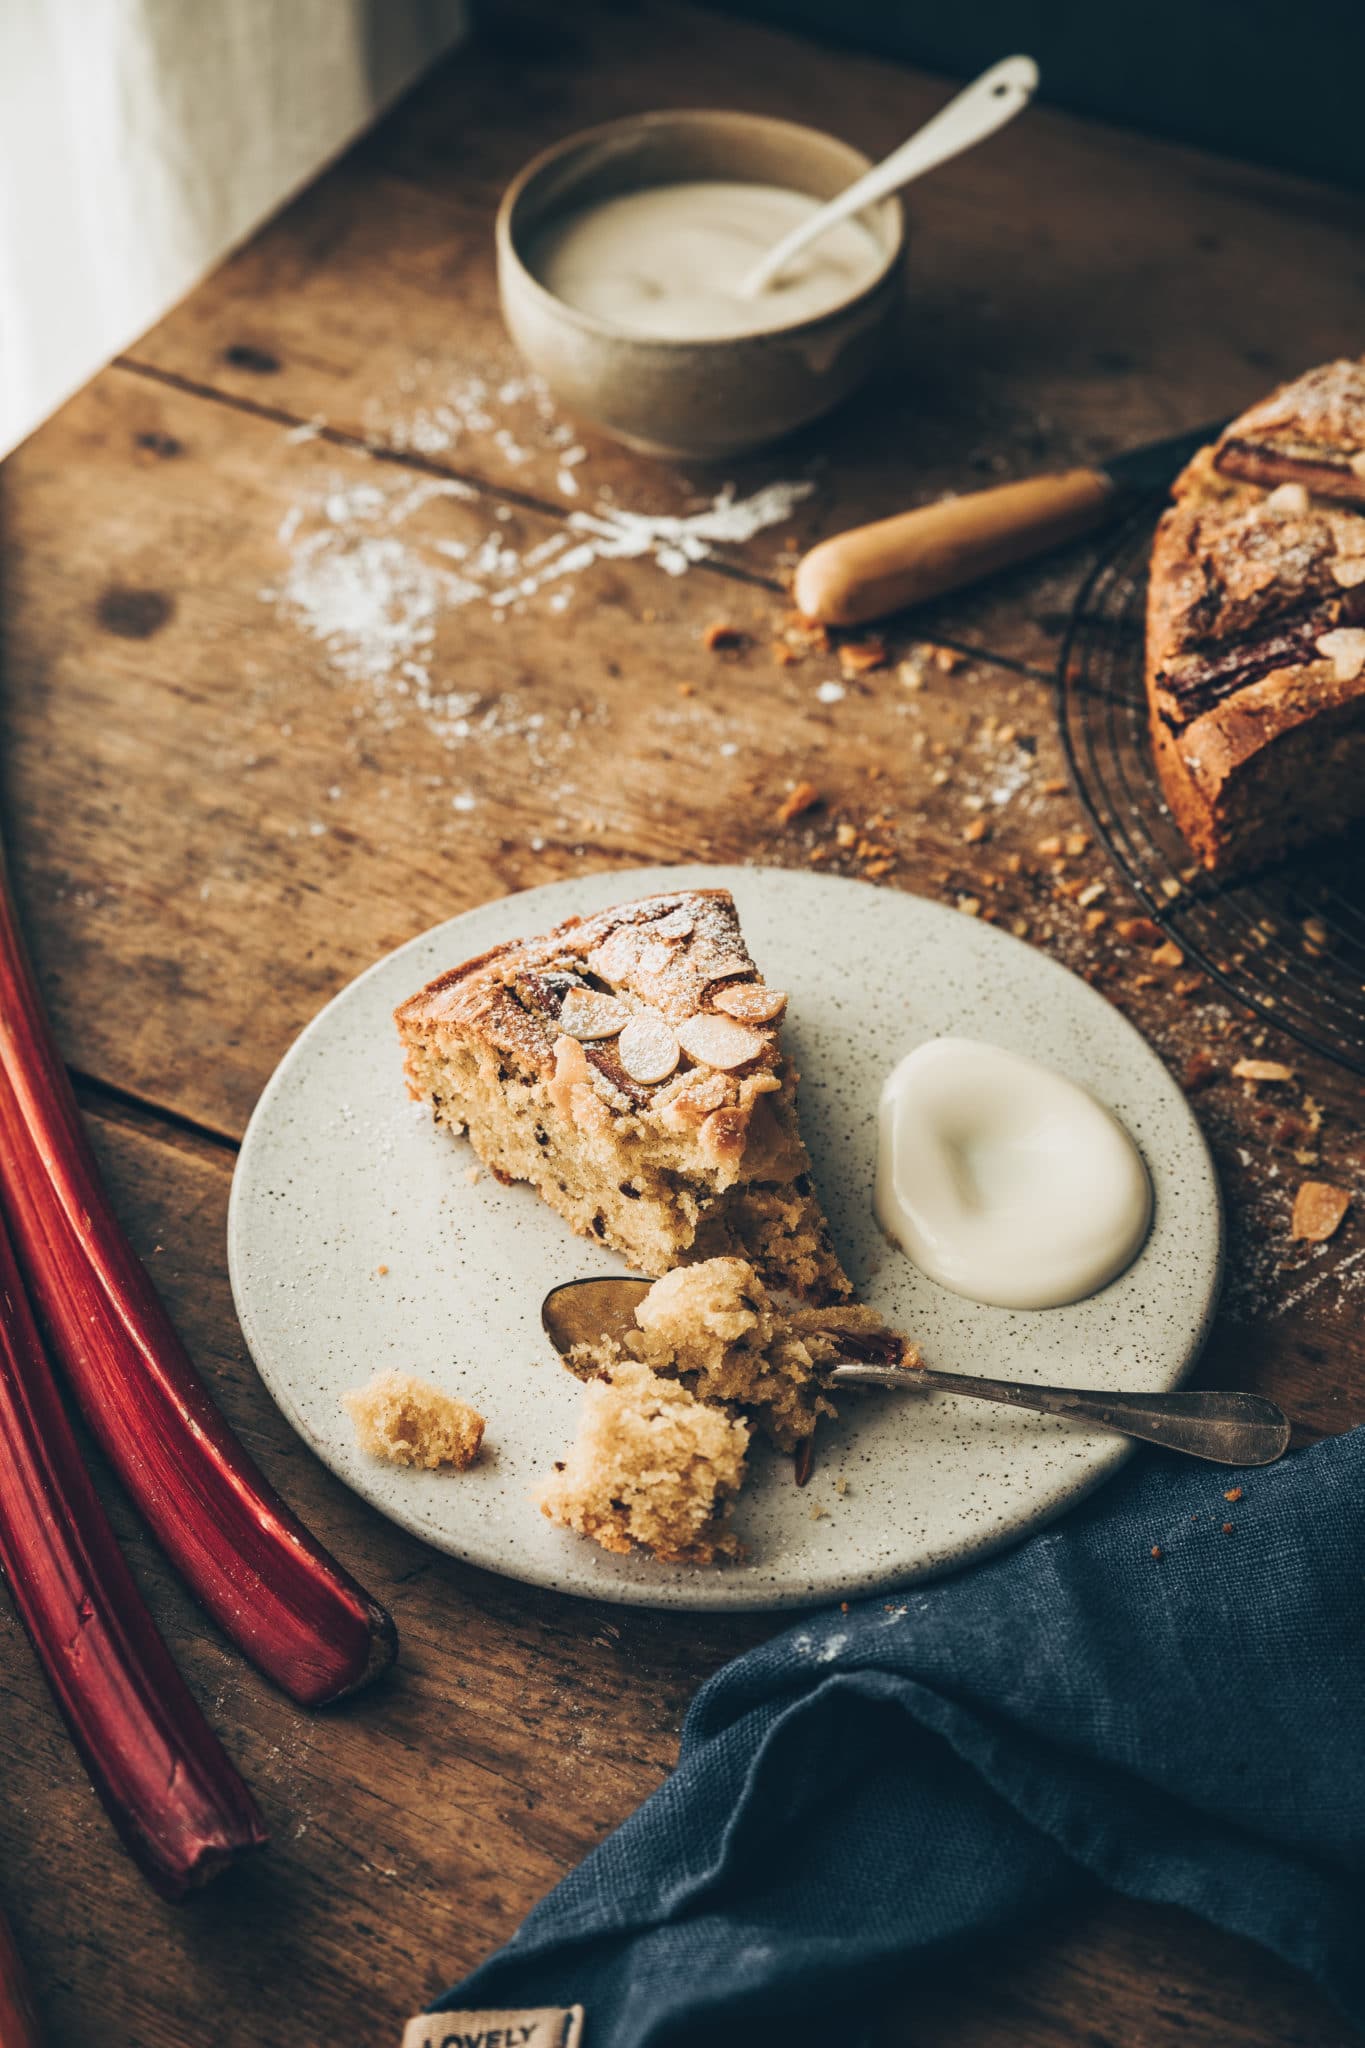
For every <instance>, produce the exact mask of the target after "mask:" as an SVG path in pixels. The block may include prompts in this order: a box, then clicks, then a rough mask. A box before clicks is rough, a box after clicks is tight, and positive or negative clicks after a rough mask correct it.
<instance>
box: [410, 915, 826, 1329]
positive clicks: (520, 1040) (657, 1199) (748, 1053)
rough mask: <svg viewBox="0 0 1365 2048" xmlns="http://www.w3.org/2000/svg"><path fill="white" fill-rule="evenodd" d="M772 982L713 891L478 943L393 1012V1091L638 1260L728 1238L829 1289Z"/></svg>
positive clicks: (683, 1253) (777, 1279) (662, 1258)
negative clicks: (398, 1060)
mask: <svg viewBox="0 0 1365 2048" xmlns="http://www.w3.org/2000/svg"><path fill="white" fill-rule="evenodd" d="M784 1002H785V997H784V996H783V995H782V993H781V992H780V991H774V990H769V989H768V988H767V985H766V984H765V983H764V982H763V981H762V980H761V977H760V976H759V974H758V970H757V968H756V967H755V965H754V962H753V960H752V959H751V957H750V955H749V952H748V949H747V948H746V946H745V944H744V941H743V938H742V937H741V934H740V929H739V921H738V918H737V916H736V913H735V907H734V903H733V900H732V898H731V897H730V895H729V893H728V891H725V890H719V889H698V890H687V891H683V892H679V893H677V894H671V895H664V896H654V897H649V898H646V899H644V900H643V901H640V902H636V903H625V904H619V905H616V906H615V907H613V908H612V909H610V910H605V911H600V912H598V913H597V914H596V915H595V916H592V917H587V918H569V919H567V920H566V922H565V923H564V924H562V925H560V926H558V927H557V928H556V929H555V930H554V931H551V932H547V933H545V934H544V935H543V936H541V937H539V938H533V939H526V940H519V941H515V942H513V943H511V944H508V945H503V946H498V947H494V948H493V949H492V950H491V951H489V952H487V953H484V954H481V955H480V956H479V957H478V958H477V959H474V960H469V961H466V962H465V963H464V965H463V966H460V967H457V968H453V969H451V970H450V971H449V972H448V973H446V974H442V975H440V976H438V977H437V979H436V980H435V981H433V982H432V983H431V984H430V985H429V986H428V987H427V988H425V989H422V990H421V991H419V993H418V994H416V995H415V996H412V997H411V998H410V999H409V1000H408V1001H407V1002H405V1003H403V1004H401V1005H400V1006H399V1008H398V1010H397V1011H396V1013H395V1016H396V1021H397V1025H398V1030H399V1035H400V1038H401V1039H402V1043H403V1048H404V1057H405V1071H406V1074H407V1080H408V1088H409V1092H410V1093H411V1094H412V1095H413V1096H414V1097H415V1098H417V1099H421V1100H425V1101H427V1102H429V1103H430V1105H431V1107H432V1111H433V1114H434V1116H435V1118H436V1120H437V1122H438V1123H441V1124H444V1125H446V1126H447V1127H448V1128H449V1129H451V1130H452V1131H455V1132H457V1133H458V1132H460V1131H466V1132H467V1133H468V1136H469V1139H470V1142H471V1143H472V1145H473V1147H474V1149H475V1151H476V1152H477V1153H478V1155H479V1157H480V1158H481V1159H482V1160H483V1161H484V1163H485V1165H487V1166H488V1167H489V1169H490V1171H492V1172H493V1173H494V1174H495V1175H496V1176H497V1177H498V1178H499V1179H500V1180H504V1181H509V1182H510V1181H518V1180H524V1181H529V1182H530V1183H531V1185H532V1186H534V1187H536V1188H537V1189H538V1190H539V1192H540V1193H541V1194H542V1195H543V1196H544V1197H545V1199H546V1200H547V1201H548V1202H549V1203H550V1204H551V1206H552V1207H553V1208H555V1209H557V1210H558V1211H559V1213H560V1214H561V1215H562V1216H564V1217H565V1218H566V1220H567V1221H568V1222H569V1223H571V1224H572V1225H573V1227H574V1228H575V1229H576V1230H578V1231H580V1232H581V1233H582V1234H583V1235H585V1236H594V1237H596V1238H598V1239H599V1240H600V1241H602V1242H603V1243H606V1244H610V1245H613V1246H614V1247H615V1248H616V1249H617V1250H618V1251H619V1252H620V1253H621V1254H622V1256H623V1257H624V1258H626V1259H627V1260H629V1262H630V1263H631V1264H632V1265H633V1266H635V1267H636V1268H637V1269H639V1270H641V1271H643V1272H647V1273H651V1274H659V1273H664V1272H667V1271H668V1270H670V1269H671V1268H672V1267H673V1266H675V1265H677V1264H679V1263H680V1262H682V1261H685V1260H688V1259H699V1258H708V1257H713V1256H716V1255H717V1254H728V1253H734V1254H740V1255H743V1256H745V1257H748V1258H750V1259H752V1261H753V1263H754V1264H755V1265H756V1266H757V1267H758V1269H759V1271H760V1272H761V1273H762V1275H763V1276H764V1278H765V1279H766V1280H767V1281H769V1282H770V1283H771V1284H773V1285H777V1286H780V1287H784V1288H787V1289H789V1290H790V1291H792V1292H793V1293H795V1294H798V1295H803V1296H808V1297H810V1298H811V1299H813V1300H818V1301H826V1300H834V1299H839V1298H842V1297H844V1296H846V1295H847V1294H848V1293H849V1292H850V1291H851V1290H850V1286H849V1282H848V1279H847V1277H846V1275H845V1274H844V1272H843V1269H842V1267H841V1266H840V1264H839V1260H838V1257H837V1255H836V1253H835V1251H834V1248H833V1245H832V1242H831V1239H830V1234H829V1227H828V1224H827V1223H826V1221H825V1218H824V1216H823V1214H822V1212H821V1210H820V1206H819V1203H818V1201H817V1200H816V1197H815V1194H814V1190H813V1187H812V1184H811V1178H810V1159H809V1155H808V1154H807V1152H806V1148H805V1145H804V1144H803V1142H802V1139H801V1135H800V1132H799V1129H798V1127H797V1121H796V1109H795V1096H796V1084H797V1075H796V1072H795V1069H794V1068H793V1066H792V1064H791V1061H790V1060H789V1059H788V1057H787V1056H786V1054H785V1053H784V1051H783V1050H782V1045H781V1024H780V1018H781V1010H782V1006H783V1004H784ZM764 1013H766V1014H764ZM600 1018H604V1019H605V1020H606V1021H605V1024H602V1023H601V1022H600V1021H599V1019H600ZM613 1020H615V1028H614V1029H613V1028H612V1025H613ZM621 1020H624V1021H625V1023H626V1024H627V1025H628V1026H630V1027H633V1032H632V1033H628V1032H627V1031H626V1030H623V1029H622V1028H621ZM566 1026H567V1028H566ZM640 1034H643V1037H642V1038H641V1037H640ZM634 1041H638V1043H637V1042H634ZM661 1047H662V1051H660V1048H661ZM651 1061H653V1062H654V1063H653V1064H651ZM660 1061H662V1063H663V1066H662V1067H661V1066H660V1064H659V1062H660ZM670 1061H671V1064H669V1062H670ZM632 1069H633V1070H632ZM665 1069H666V1070H665ZM642 1074H648V1075H649V1076H651V1078H647V1079H642V1078H640V1076H641V1075H642ZM655 1075H657V1078H653V1076H655Z"/></svg>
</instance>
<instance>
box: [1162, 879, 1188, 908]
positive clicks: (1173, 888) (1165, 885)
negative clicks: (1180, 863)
mask: <svg viewBox="0 0 1365 2048" xmlns="http://www.w3.org/2000/svg"><path fill="white" fill-rule="evenodd" d="M1161 893H1162V895H1163V896H1165V897H1166V898H1167V899H1168V900H1169V901H1170V902H1172V903H1174V901H1175V899H1176V897H1177V896H1179V895H1181V894H1182V893H1183V891H1182V885H1181V884H1180V883H1179V882H1177V880H1176V878H1175V876H1174V875H1163V876H1162V877H1161Z"/></svg>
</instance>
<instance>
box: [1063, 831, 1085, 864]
mask: <svg viewBox="0 0 1365 2048" xmlns="http://www.w3.org/2000/svg"><path fill="white" fill-rule="evenodd" d="M1063 845H1064V846H1065V848H1066V851H1067V853H1068V854H1069V855H1070V857H1071V859H1072V860H1077V859H1079V857H1080V856H1081V854H1083V853H1087V852H1088V851H1089V849H1090V834H1089V833H1088V832H1068V833H1067V835H1066V838H1065V840H1064V841H1063Z"/></svg>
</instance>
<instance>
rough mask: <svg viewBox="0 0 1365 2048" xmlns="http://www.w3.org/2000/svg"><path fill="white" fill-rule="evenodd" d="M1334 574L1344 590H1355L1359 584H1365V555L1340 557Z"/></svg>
mask: <svg viewBox="0 0 1365 2048" xmlns="http://www.w3.org/2000/svg"><path fill="white" fill-rule="evenodd" d="M1332 574H1333V576H1334V577H1335V578H1336V581H1337V582H1338V583H1339V584H1340V585H1341V587H1342V589H1343V590H1354V589H1355V587H1356V585H1357V584H1358V583H1365V555H1338V556H1337V559H1336V560H1335V562H1333V564H1332Z"/></svg>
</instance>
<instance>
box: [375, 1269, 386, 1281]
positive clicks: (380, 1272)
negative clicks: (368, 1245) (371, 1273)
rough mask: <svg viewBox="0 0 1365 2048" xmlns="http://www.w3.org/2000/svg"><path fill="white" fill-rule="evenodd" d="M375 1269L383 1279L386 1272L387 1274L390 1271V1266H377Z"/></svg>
mask: <svg viewBox="0 0 1365 2048" xmlns="http://www.w3.org/2000/svg"><path fill="white" fill-rule="evenodd" d="M374 1270H375V1272H376V1273H377V1274H378V1275H379V1277H380V1279H381V1280H382V1279H383V1277H384V1275H385V1274H386V1273H387V1272H388V1270H389V1269H388V1267H387V1266H376V1267H375V1269H374Z"/></svg>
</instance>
